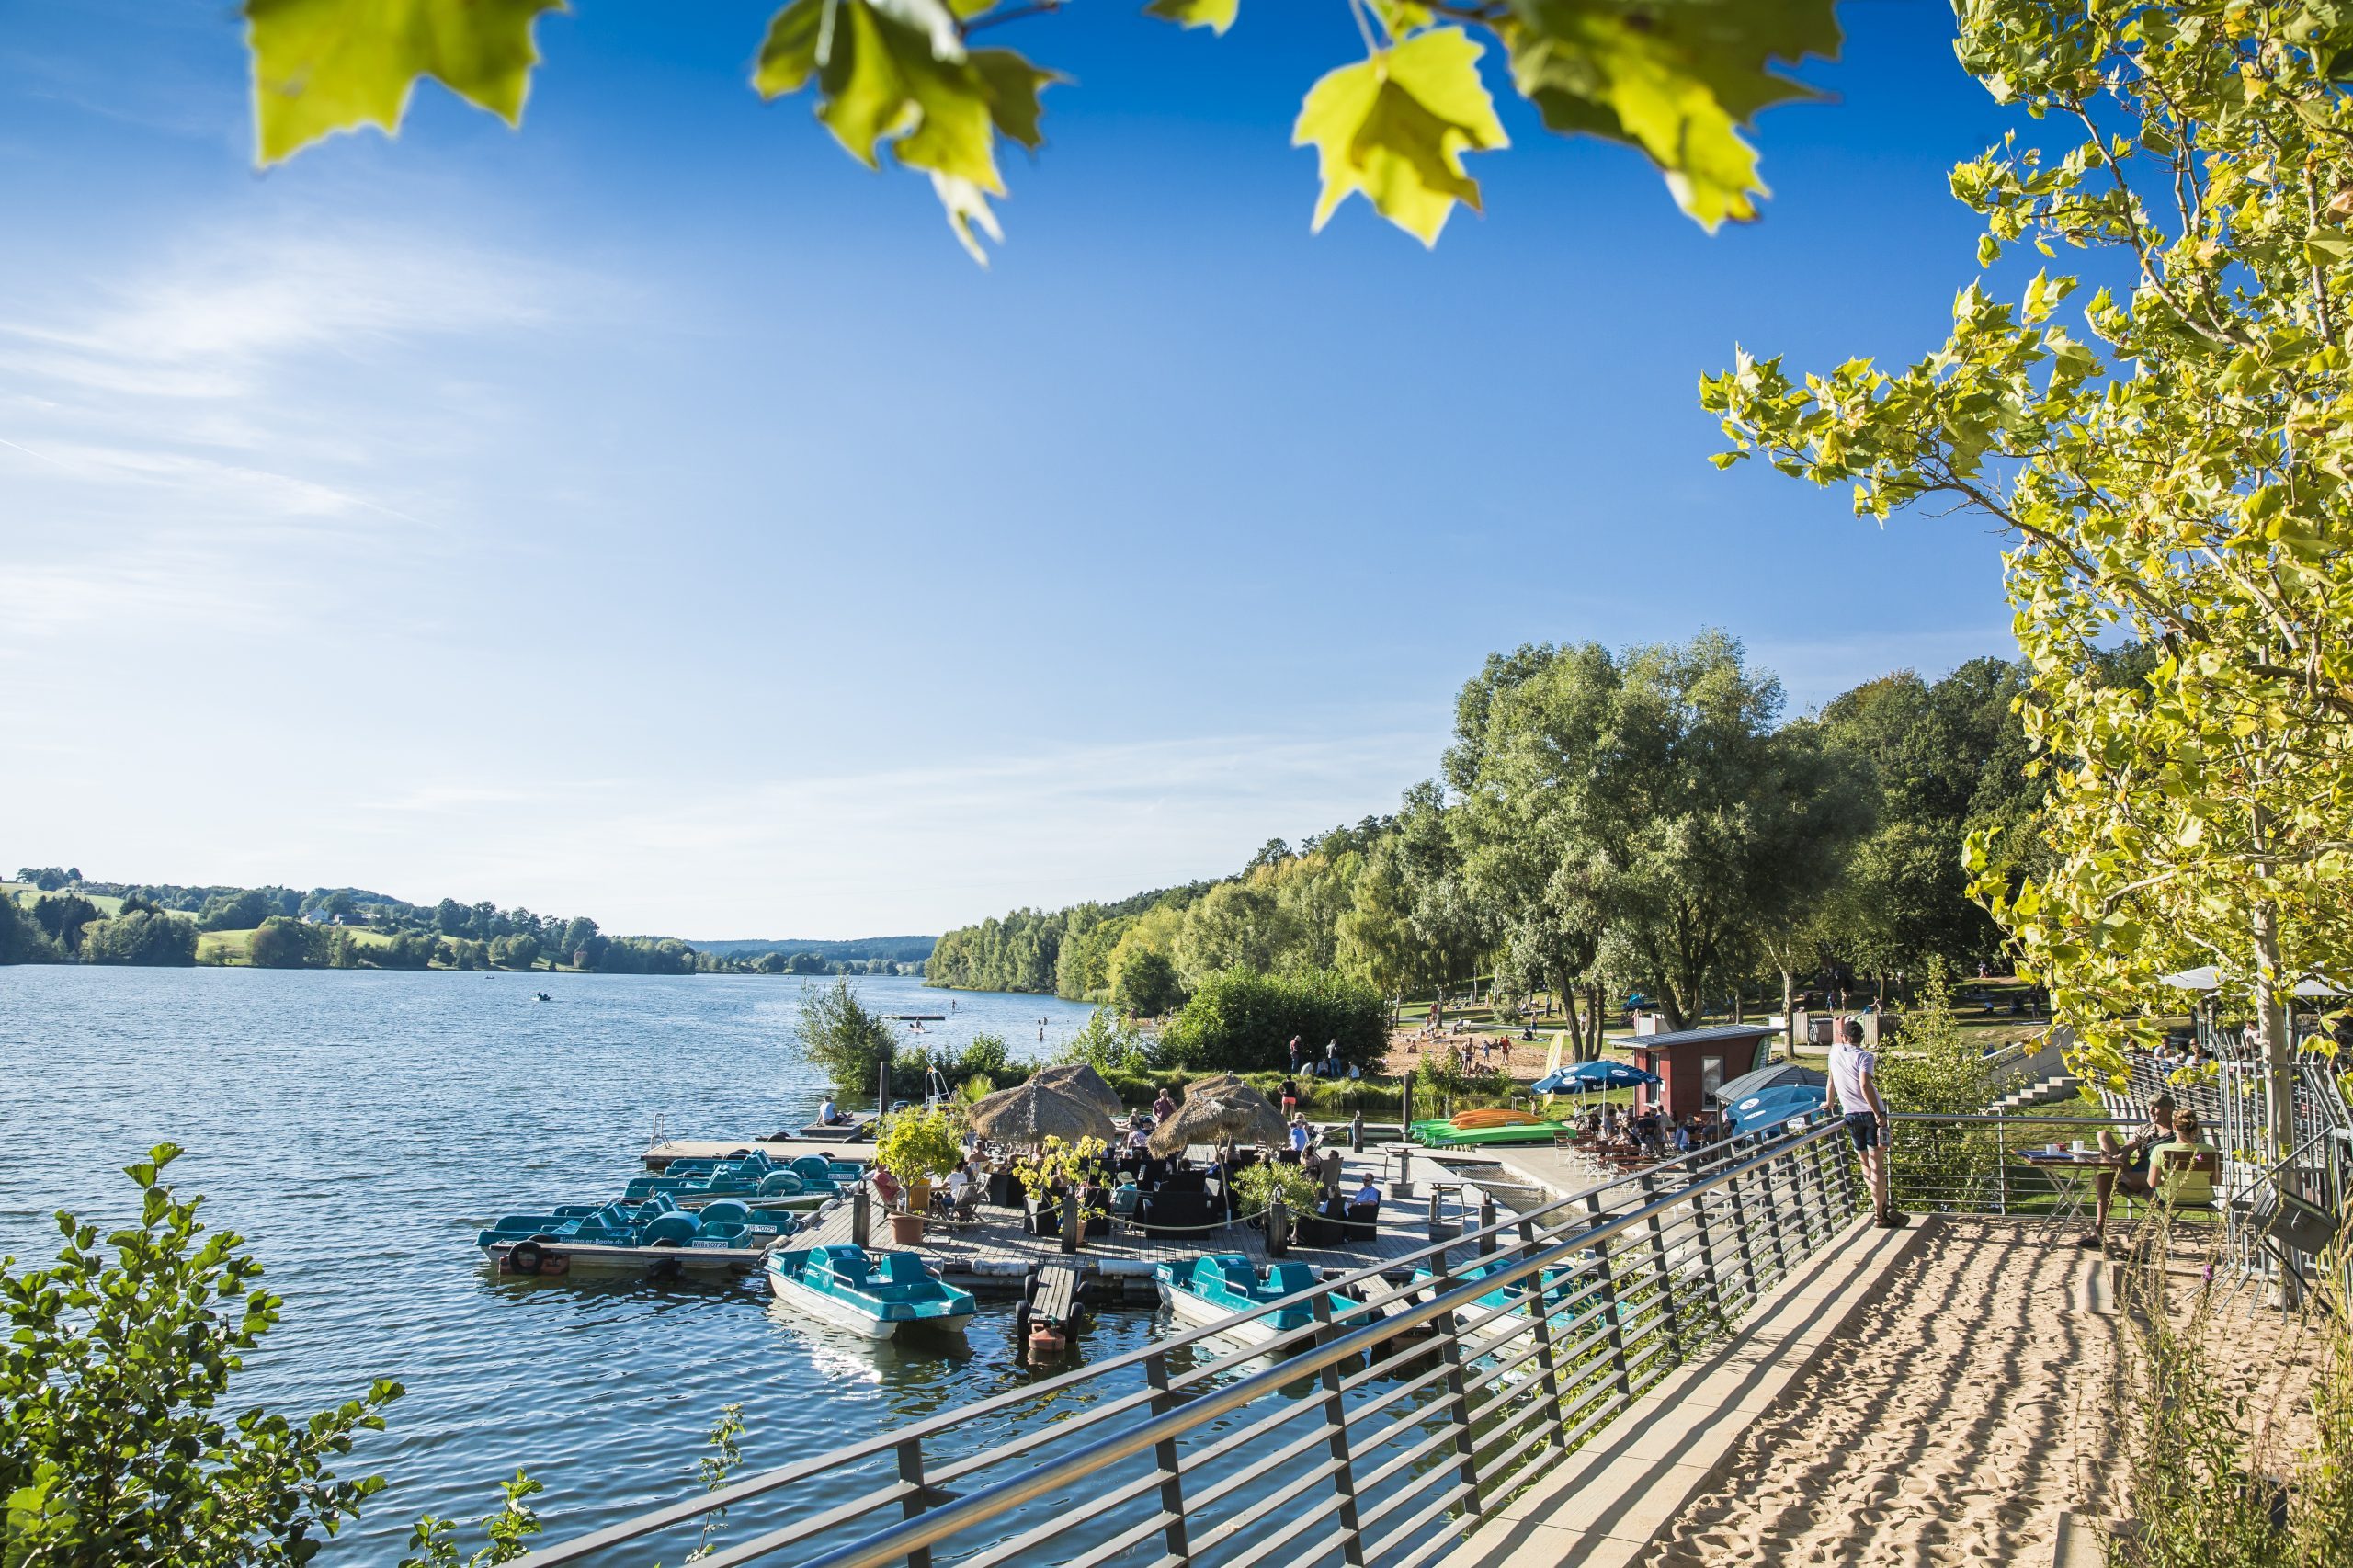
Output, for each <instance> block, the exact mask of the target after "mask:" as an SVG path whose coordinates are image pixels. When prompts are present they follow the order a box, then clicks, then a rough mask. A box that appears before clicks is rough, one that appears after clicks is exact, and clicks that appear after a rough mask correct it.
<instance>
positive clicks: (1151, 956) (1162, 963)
mask: <svg viewBox="0 0 2353 1568" xmlns="http://www.w3.org/2000/svg"><path fill="white" fill-rule="evenodd" d="M1184 1000H1185V985H1184V983H1183V982H1182V981H1180V980H1178V979H1177V978H1176V960H1174V959H1172V958H1170V957H1169V956H1168V955H1167V954H1166V953H1164V952H1161V951H1158V950H1157V949H1152V948H1147V947H1142V946H1141V945H1139V946H1137V947H1136V948H1134V949H1127V948H1125V947H1124V946H1122V948H1121V949H1120V957H1119V960H1118V961H1117V962H1116V963H1115V964H1114V965H1113V966H1112V970H1111V1005H1112V1006H1115V1007H1118V1008H1120V1009H1121V1010H1122V1011H1124V1012H1128V1013H1132V1014H1134V1015H1135V1016H1136V1017H1140V1018H1156V1017H1160V1016H1161V1015H1162V1014H1164V1013H1166V1012H1168V1011H1170V1010H1171V1009H1172V1008H1175V1007H1176V1006H1179V1005H1181V1004H1182V1003H1183V1002H1184Z"/></svg>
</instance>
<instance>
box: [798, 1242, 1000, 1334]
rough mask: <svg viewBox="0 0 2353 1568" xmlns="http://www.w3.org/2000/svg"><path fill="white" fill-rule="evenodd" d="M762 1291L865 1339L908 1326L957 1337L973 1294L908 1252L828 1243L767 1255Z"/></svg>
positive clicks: (968, 1314)
mask: <svg viewBox="0 0 2353 1568" xmlns="http://www.w3.org/2000/svg"><path fill="white" fill-rule="evenodd" d="M768 1289H769V1290H771V1291H772V1292H774V1293H775V1296H776V1299H777V1300H778V1301H781V1302H783V1303H784V1304H785V1305H786V1306H787V1307H790V1308H791V1309H792V1310H794V1311H796V1312H802V1313H805V1314H806V1315H808V1316H810V1317H813V1318H815V1319H816V1320H817V1321H818V1322H820V1323H826V1324H833V1325H834V1326H835V1327H836V1328H846V1329H848V1330H850V1331H851V1332H852V1333H854V1334H860V1335H865V1336H866V1337H867V1338H869V1339H889V1338H892V1337H893V1336H894V1335H897V1334H898V1333H899V1332H900V1331H901V1330H903V1329H905V1328H909V1327H915V1328H921V1329H930V1330H945V1331H949V1332H952V1333H958V1334H961V1333H962V1332H963V1329H964V1325H965V1324H968V1323H970V1322H972V1292H970V1291H969V1290H958V1289H957V1288H956V1287H955V1286H953V1285H950V1284H948V1283H947V1282H945V1281H944V1280H942V1279H941V1278H939V1276H938V1275H937V1274H934V1273H933V1272H932V1271H931V1270H930V1269H929V1268H928V1267H926V1266H925V1264H924V1261H923V1259H922V1258H920V1257H918V1256H915V1254H914V1253H911V1252H869V1251H867V1250H866V1249H865V1248H863V1247H855V1246H841V1245H835V1246H821V1247H796V1248H793V1249H791V1250H790V1251H785V1252H775V1253H771V1254H769V1255H768Z"/></svg>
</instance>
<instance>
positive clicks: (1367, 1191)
mask: <svg viewBox="0 0 2353 1568" xmlns="http://www.w3.org/2000/svg"><path fill="white" fill-rule="evenodd" d="M1348 1201H1349V1202H1350V1203H1378V1202H1380V1201H1381V1184H1380V1183H1379V1182H1377V1181H1375V1180H1373V1179H1372V1176H1371V1173H1370V1172H1368V1173H1366V1176H1365V1178H1364V1185H1363V1186H1362V1187H1358V1188H1357V1195H1356V1196H1355V1197H1354V1198H1351V1199H1348Z"/></svg>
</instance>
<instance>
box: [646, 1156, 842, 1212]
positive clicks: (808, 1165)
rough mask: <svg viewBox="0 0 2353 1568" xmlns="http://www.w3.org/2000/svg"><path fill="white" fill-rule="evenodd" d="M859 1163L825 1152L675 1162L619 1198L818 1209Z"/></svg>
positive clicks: (836, 1194) (838, 1191)
mask: <svg viewBox="0 0 2353 1568" xmlns="http://www.w3.org/2000/svg"><path fill="white" fill-rule="evenodd" d="M859 1174H860V1172H859V1169H858V1166H855V1165H836V1164H835V1162H833V1161H831V1160H828V1159H826V1158H825V1157H824V1155H823V1154H803V1155H801V1157H800V1158H798V1159H796V1160H792V1161H790V1162H789V1163H788V1162H784V1161H779V1160H773V1159H770V1158H769V1157H768V1156H767V1153H763V1152H762V1151H759V1150H753V1151H752V1152H751V1153H747V1154H744V1155H741V1156H738V1157H735V1158H732V1159H725V1160H679V1161H677V1162H676V1163H675V1164H673V1165H671V1166H670V1167H669V1168H668V1169H667V1170H665V1171H664V1172H663V1173H662V1174H661V1175H660V1176H639V1177H637V1178H635V1179H634V1180H632V1181H631V1183H630V1184H629V1187H628V1188H627V1189H626V1190H625V1191H624V1192H623V1193H622V1195H621V1196H622V1197H623V1198H624V1199H627V1200H629V1201H631V1202H636V1201H640V1200H642V1199H651V1198H667V1199H670V1200H671V1201H672V1202H674V1203H676V1204H677V1205H678V1207H679V1208H681V1209H699V1208H701V1207H703V1206H704V1205H706V1204H709V1203H714V1202H717V1201H719V1200H720V1199H728V1198H733V1199H741V1200H743V1201H744V1202H745V1203H753V1204H757V1205H759V1206H760V1207H762V1208H770V1209H790V1210H811V1209H822V1208H824V1206H825V1205H826V1204H828V1203H831V1202H832V1201H833V1200H834V1199H836V1198H839V1197H841V1196H842V1194H843V1192H844V1191H845V1190H846V1189H845V1187H844V1186H843V1183H845V1182H847V1183H850V1184H851V1185H855V1184H856V1183H857V1181H858V1176H859Z"/></svg>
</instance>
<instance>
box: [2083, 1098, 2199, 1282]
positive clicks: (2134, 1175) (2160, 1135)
mask: <svg viewBox="0 0 2353 1568" xmlns="http://www.w3.org/2000/svg"><path fill="white" fill-rule="evenodd" d="M2173 1109H2174V1106H2173V1096H2171V1095H2159V1096H2157V1097H2156V1098H2155V1099H2153V1100H2151V1101H2150V1102H2149V1125H2148V1126H2146V1127H2144V1128H2143V1129H2142V1130H2141V1131H2139V1132H2138V1133H2136V1134H2135V1135H2134V1136H2133V1139H2132V1141H2131V1142H2129V1143H2120V1142H2117V1138H2116V1134H2115V1133H2114V1132H2113V1131H2109V1129H2107V1128H2105V1127H2103V1128H2101V1129H2100V1133H2099V1152H2100V1153H2102V1154H2103V1155H2105V1156H2107V1158H2108V1160H2109V1168H2107V1169H2104V1170H2102V1171H2100V1172H2099V1173H2098V1174H2097V1176H2093V1177H2092V1192H2093V1196H2094V1199H2095V1202H2094V1205H2093V1210H2092V1228H2091V1232H2090V1233H2089V1234H2087V1235H2083V1236H2078V1237H2077V1238H2075V1244H2076V1245H2077V1246H2084V1247H2097V1246H2101V1245H2103V1244H2105V1243H2106V1241H2107V1236H2108V1207H2109V1202H2110V1200H2111V1199H2114V1197H2115V1195H2116V1189H2117V1188H2118V1187H2122V1188H2123V1189H2124V1190H2125V1192H2126V1193H2127V1194H2128V1195H2130V1196H2131V1197H2134V1198H2147V1197H2148V1196H2149V1195H2150V1190H2151V1189H2150V1186H2149V1155H2150V1154H2151V1153H2152V1152H2154V1150H2155V1149H2156V1148H2157V1146H2158V1145H2159V1144H2163V1143H2170V1142H2173V1140H2174V1136H2175V1133H2174V1115H2173ZM2191 1125H2192V1126H2193V1127H2194V1126H2195V1125H2196V1122H2195V1119H2193V1120H2192V1122H2191Z"/></svg>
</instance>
